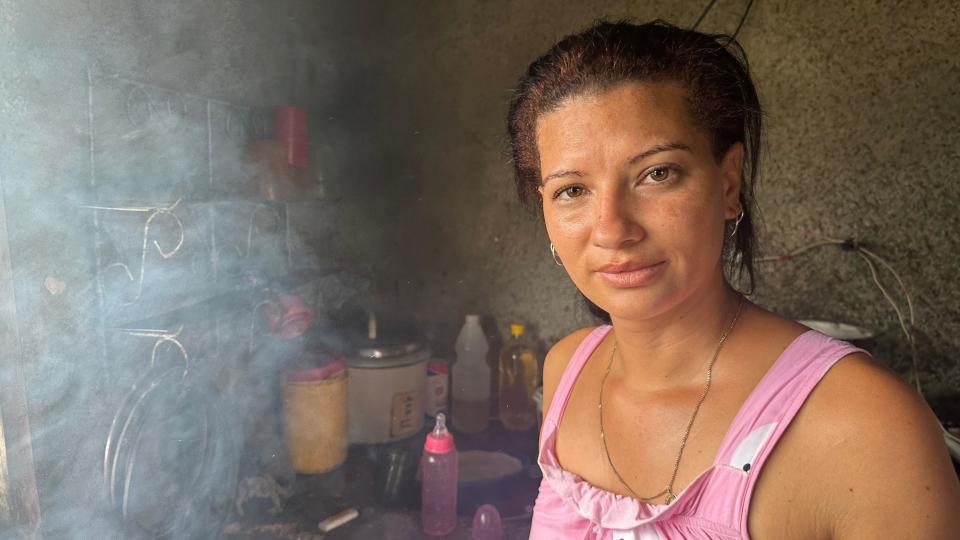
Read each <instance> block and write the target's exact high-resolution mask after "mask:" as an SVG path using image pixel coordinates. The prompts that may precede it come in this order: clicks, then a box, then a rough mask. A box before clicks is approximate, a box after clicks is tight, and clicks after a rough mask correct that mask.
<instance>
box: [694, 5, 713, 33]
mask: <svg viewBox="0 0 960 540" xmlns="http://www.w3.org/2000/svg"><path fill="white" fill-rule="evenodd" d="M716 3H717V0H710V2H709V3H707V7H705V8H703V13H701V14H700V17H699V18H698V19H697V22H695V23H693V26H691V27H690V29H691V30H696V29H697V27H698V26H700V23H701V22H703V19H705V18H706V17H707V13H710V10H711V9H713V5H714V4H716Z"/></svg>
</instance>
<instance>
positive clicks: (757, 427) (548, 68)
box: [509, 22, 960, 539]
mask: <svg viewBox="0 0 960 540" xmlns="http://www.w3.org/2000/svg"><path fill="white" fill-rule="evenodd" d="M509 128H510V136H511V143H512V147H513V153H514V165H515V168H516V173H517V187H518V192H519V194H520V197H521V199H523V200H524V201H525V202H539V204H540V205H541V206H542V210H543V216H544V221H545V223H546V227H547V233H548V235H549V237H550V241H551V242H552V243H551V250H552V251H553V256H554V259H555V261H556V263H557V264H561V265H562V266H563V268H564V269H565V270H566V272H567V273H568V274H569V275H570V278H571V279H572V280H573V282H574V283H575V284H576V286H577V288H578V289H579V290H580V291H581V292H582V293H583V294H584V296H586V298H587V299H588V300H589V302H590V303H591V305H592V310H593V311H594V313H596V314H598V315H599V316H600V317H601V318H603V319H604V320H605V321H607V322H608V323H610V324H606V325H603V326H599V327H597V328H586V329H583V330H580V331H577V332H574V333H573V334H571V335H569V336H567V337H565V338H564V339H562V340H561V341H560V342H558V343H557V344H556V345H555V346H554V347H553V348H552V349H551V350H550V352H549V354H548V355H547V359H546V364H545V368H544V403H545V404H548V406H547V407H546V411H545V415H544V422H543V429H542V432H541V435H540V445H541V450H540V460H539V461H540V464H541V468H542V469H543V473H544V479H543V481H542V483H541V487H540V495H539V497H538V499H537V504H536V508H535V511H534V518H533V528H532V532H531V538H534V539H544V538H549V539H554V538H643V539H647V538H748V537H753V538H776V539H789V538H803V539H810V538H842V539H856V538H864V539H866V538H869V539H875V538H926V539H930V538H957V537H958V536H960V518H958V516H960V512H958V510H960V484H958V482H957V478H956V475H955V474H954V471H953V469H952V467H951V463H950V458H949V455H948V453H947V450H946V447H945V445H944V443H943V438H942V434H941V431H940V428H939V424H938V423H937V421H936V419H935V417H934V416H933V415H932V413H931V412H930V410H929V409H928V408H927V406H926V405H925V403H924V402H923V400H922V399H921V398H920V396H918V395H917V394H916V393H915V392H913V391H911V390H910V388H909V387H908V386H906V385H905V384H903V383H902V382H901V381H900V380H899V379H898V378H897V377H896V376H894V375H893V374H891V373H890V372H888V371H887V370H886V369H884V368H882V367H880V366H878V365H877V364H876V363H874V362H873V360H872V359H871V358H870V357H869V356H868V355H867V354H866V353H865V352H863V351H862V350H859V349H856V348H855V347H853V346H851V345H849V344H847V343H844V342H841V341H837V340H833V339H831V338H828V337H827V336H824V335H822V334H819V333H817V332H814V331H812V330H809V329H807V328H805V327H803V326H801V325H799V324H797V323H795V322H793V321H790V320H787V319H784V318H781V317H779V316H777V315H775V314H773V313H770V312H768V311H765V310H764V309H762V308H760V307H758V306H756V305H753V304H751V303H750V302H749V301H746V300H745V299H744V297H743V296H742V295H741V294H740V293H739V292H738V291H737V290H735V289H734V287H732V286H731V284H730V282H729V281H728V277H730V278H731V279H732V278H733V277H735V275H736V274H738V272H739V273H742V271H745V276H741V277H745V278H746V279H745V281H747V282H748V283H749V284H750V286H751V287H752V282H753V267H752V257H753V251H752V248H753V227H752V222H751V215H752V210H753V209H752V204H753V196H752V195H753V185H754V180H755V177H756V172H757V162H758V149H759V147H760V144H759V141H760V133H761V129H760V128H761V110H760V105H759V102H758V100H757V95H756V91H755V89H754V86H753V83H752V81H751V79H750V76H749V73H748V70H747V64H746V59H745V58H744V57H743V53H742V50H741V49H739V47H738V46H737V45H736V43H735V42H733V41H732V39H729V38H726V37H720V36H707V35H703V34H700V33H697V32H693V31H687V30H682V29H679V28H676V27H673V26H670V25H667V24H665V23H661V22H654V23H649V24H644V25H640V26H636V25H632V24H627V23H615V24H614V23H599V24H597V25H596V26H594V27H592V28H590V29H588V30H586V31H584V32H582V33H580V34H576V35H572V36H569V37H567V38H565V39H563V40H562V41H560V42H559V43H557V44H556V45H555V46H554V47H553V48H552V49H551V50H550V51H548V52H547V54H546V55H545V56H543V57H541V58H540V59H538V60H537V61H535V62H534V63H533V64H532V65H531V66H530V68H529V70H528V72H527V74H526V76H525V77H524V78H523V79H522V81H521V83H520V87H519V90H518V92H517V95H516V97H515V98H514V100H513V103H512V104H511V108H510V115H509ZM788 428H789V429H788ZM761 473H762V474H761Z"/></svg>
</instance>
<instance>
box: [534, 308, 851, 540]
mask: <svg viewBox="0 0 960 540" xmlns="http://www.w3.org/2000/svg"><path fill="white" fill-rule="evenodd" d="M610 330H611V327H610V326H600V327H598V328H597V329H595V330H594V331H593V332H591V333H590V334H589V335H588V336H587V337H586V338H585V339H584V340H583V343H581V344H580V346H579V347H578V348H577V350H576V352H575V353H574V354H573V358H571V359H570V362H569V363H568V365H567V368H566V370H565V371H564V373H563V376H562V377H561V379H560V383H559V385H558V386H557V389H556V391H555V393H554V396H553V401H552V402H551V404H550V408H549V411H548V413H547V417H546V418H545V419H544V422H543V427H542V429H541V431H540V454H539V457H538V462H539V464H540V469H541V470H542V471H543V480H542V481H541V482H540V493H539V495H538V497H537V502H536V506H535V507H534V511H533V524H532V528H531V530H530V538H531V540H547V539H549V540H556V539H561V538H576V539H598V540H625V539H630V540H657V539H663V540H666V539H681V538H683V539H688V538H697V539H714V538H716V539H734V538H737V539H745V538H749V537H750V536H749V534H748V533H747V514H748V511H749V508H750V497H751V495H752V493H753V488H754V486H755V484H756V481H757V478H758V476H759V473H760V470H761V469H762V468H763V464H764V462H765V461H766V459H767V457H768V456H769V455H770V452H771V451H772V450H773V448H774V446H776V444H777V441H778V440H779V439H780V437H781V436H782V435H783V433H784V431H786V429H787V427H788V426H789V425H790V422H791V420H793V417H794V416H795V415H796V414H797V411H798V410H799V409H800V407H801V406H802V405H803V403H804V401H805V400H806V398H807V396H808V395H809V394H810V392H811V391H812V390H813V388H814V387H815V386H816V385H817V383H818V382H819V381H820V379H821V378H822V377H823V376H824V375H825V374H826V373H827V371H828V370H829V369H830V367H831V366H833V364H834V363H835V362H836V361H837V360H839V359H841V358H843V357H844V356H846V355H848V354H850V353H853V352H863V351H862V350H861V349H858V348H856V347H854V346H853V345H850V344H849V343H846V342H843V341H838V340H836V339H833V338H830V337H828V336H826V335H824V334H821V333H819V332H816V331H813V330H810V331H808V332H805V333H804V334H802V335H800V336H799V337H797V338H796V339H795V340H794V341H793V342H792V343H791V344H790V345H789V346H788V347H787V348H786V349H785V350H784V351H783V353H782V354H781V355H780V357H779V358H778V359H777V361H776V362H775V363H774V364H773V366H771V367H770V369H769V370H768V371H767V373H766V374H765V375H764V376H763V378H762V379H761V380H760V382H759V383H758V384H757V386H756V388H754V389H753V391H752V393H751V394H750V396H749V397H748V398H747V400H746V401H745V402H744V404H743V406H742V407H741V408H740V411H739V412H738V413H737V416H736V417H735V418H734V420H733V423H732V424H731V425H730V428H729V429H728V430H727V434H726V436H725V437H724V439H723V442H722V443H721V444H720V449H719V450H718V451H717V456H716V458H715V459H714V463H713V465H712V466H711V467H710V468H709V469H707V470H705V471H703V472H702V473H701V474H700V476H698V477H697V478H696V479H695V480H694V481H693V482H692V483H691V484H690V485H689V486H687V487H686V488H685V489H684V490H683V491H682V492H680V493H679V494H678V495H677V499H676V500H674V501H673V502H672V503H670V504H669V505H657V504H648V503H644V502H641V501H638V500H636V499H634V498H631V497H625V496H623V495H619V494H616V493H611V492H609V491H605V490H603V489H600V488H597V487H595V486H593V485H591V484H589V483H587V482H586V481H585V480H583V479H582V478H580V477H579V476H577V475H575V474H573V473H571V472H568V471H565V470H564V469H563V468H561V467H560V463H559V461H558V460H557V455H556V440H557V427H558V426H559V425H560V418H561V417H562V416H563V411H564V408H566V405H567V401H568V400H569V398H570V391H571V389H572V388H573V384H574V382H575V381H576V380H577V377H578V376H579V375H580V370H581V369H582V368H583V366H584V364H586V362H587V359H588V358H589V357H590V355H591V354H592V353H593V351H594V350H595V349H596V348H597V346H598V345H599V344H600V342H601V341H602V340H603V338H604V337H605V336H606V335H607V333H609V332H610Z"/></svg>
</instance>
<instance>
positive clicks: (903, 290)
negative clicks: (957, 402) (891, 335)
mask: <svg viewBox="0 0 960 540" xmlns="http://www.w3.org/2000/svg"><path fill="white" fill-rule="evenodd" d="M829 245H836V246H839V247H840V248H842V249H845V250H848V251H855V252H856V253H857V255H859V256H860V257H861V258H862V259H863V261H864V262H865V263H867V268H869V269H870V277H871V278H872V280H873V283H874V284H875V285H876V286H877V288H878V289H880V293H881V294H882V295H883V297H884V299H885V300H886V301H887V303H889V304H890V306H891V307H892V308H893V311H894V313H896V315H897V322H898V324H899V326H900V330H901V331H902V332H903V335H904V337H905V338H906V340H907V344H908V345H910V359H911V371H912V373H911V375H912V379H913V383H914V386H916V388H917V391H918V392H919V393H920V395H921V396H922V395H923V390H922V388H921V387H920V368H919V361H918V360H917V345H916V339H915V337H914V332H913V330H914V328H916V326H915V316H914V310H913V300H912V299H911V297H910V291H909V290H908V289H907V286H906V284H904V282H903V279H902V278H901V277H900V274H899V273H898V272H897V271H896V270H895V269H894V268H893V266H892V265H891V264H890V263H889V262H887V261H886V259H884V258H883V257H881V256H879V255H877V254H876V253H874V252H873V251H871V250H869V249H867V248H865V247H863V246H862V245H860V243H859V242H857V241H856V240H855V239H852V238H851V239H847V240H839V239H836V238H824V239H822V240H819V241H817V242H813V243H810V244H807V245H805V246H803V247H800V248H797V249H795V250H792V251H788V252H786V253H783V254H781V255H777V256H772V257H771V256H768V257H760V258H759V259H757V262H782V261H789V260H791V259H793V258H794V257H796V256H797V255H800V254H801V253H804V252H807V251H810V250H811V249H814V248H816V247H820V246H829ZM875 262H876V263H878V264H880V265H881V266H882V267H883V268H884V269H886V270H887V271H888V272H890V273H891V274H892V275H893V277H894V279H896V281H897V285H898V286H899V289H900V294H901V295H903V297H904V299H906V303H907V313H908V317H907V319H905V318H904V313H903V310H902V309H901V307H900V304H898V303H897V302H896V300H894V298H893V295H891V294H890V292H889V291H888V290H887V288H886V287H884V286H883V283H881V281H880V277H879V273H878V272H877V267H876V263H875ZM908 322H909V324H908Z"/></svg>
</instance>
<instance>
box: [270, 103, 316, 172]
mask: <svg viewBox="0 0 960 540" xmlns="http://www.w3.org/2000/svg"><path fill="white" fill-rule="evenodd" d="M273 138H274V139H275V140H277V141H278V142H279V143H281V144H282V145H283V146H284V148H286V150H287V163H289V164H291V165H295V166H297V167H306V166H307V165H309V164H310V140H309V139H308V138H307V111H305V110H304V109H303V108H301V107H292V106H288V107H280V108H279V109H277V113H276V117H275V119H274V123H273Z"/></svg>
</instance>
